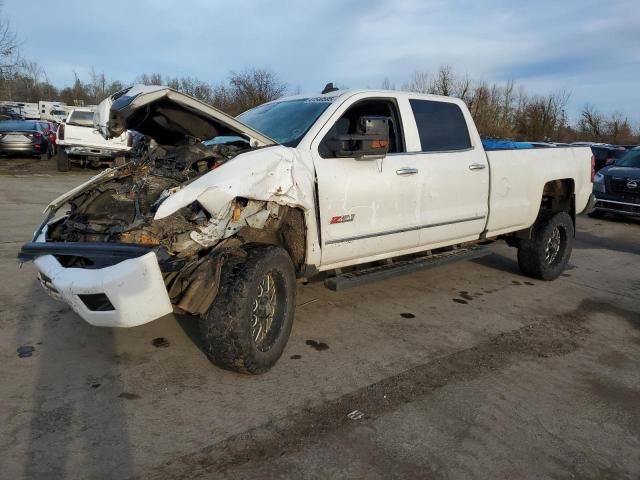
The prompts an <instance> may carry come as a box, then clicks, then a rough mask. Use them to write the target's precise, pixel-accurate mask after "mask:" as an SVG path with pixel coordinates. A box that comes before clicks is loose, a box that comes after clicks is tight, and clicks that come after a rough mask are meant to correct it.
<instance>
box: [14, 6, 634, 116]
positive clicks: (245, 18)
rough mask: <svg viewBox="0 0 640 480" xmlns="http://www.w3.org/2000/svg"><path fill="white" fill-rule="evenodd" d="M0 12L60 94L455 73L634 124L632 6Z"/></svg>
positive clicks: (361, 82)
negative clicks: (157, 84)
mask: <svg viewBox="0 0 640 480" xmlns="http://www.w3.org/2000/svg"><path fill="white" fill-rule="evenodd" d="M4 13H5V14H6V15H7V16H8V17H9V19H10V21H11V23H12V26H13V28H14V29H15V30H16V31H17V32H18V33H19V35H20V37H21V39H22V41H23V45H22V53H23V55H24V56H25V57H26V58H28V59H30V60H35V61H37V62H38V63H39V64H41V65H42V66H43V67H44V69H45V71H46V73H47V75H48V78H49V81H51V82H52V83H53V84H55V85H57V86H64V85H67V84H70V83H71V82H72V81H73V70H75V71H77V72H78V73H79V74H80V75H81V76H84V77H85V78H87V77H86V74H87V72H88V71H89V70H90V69H91V67H92V66H93V67H94V68H95V69H96V70H98V71H104V73H105V74H106V75H107V76H108V78H110V79H119V80H122V81H124V82H125V83H127V82H131V81H133V80H134V79H135V78H136V77H137V76H138V75H139V74H140V73H143V72H159V73H162V74H163V75H171V76H181V75H184V76H194V77H198V78H200V79H203V80H207V81H211V82H217V81H219V80H224V79H225V78H226V76H227V74H228V72H229V71H230V70H242V69H243V68H245V67H253V66H255V67H264V68H268V69H270V70H272V71H274V72H275V73H277V74H278V75H279V76H280V77H281V78H282V79H283V80H285V81H286V82H287V84H288V85H289V87H290V89H291V90H296V89H298V88H299V89H300V90H301V91H302V92H306V91H319V90H320V89H321V88H322V87H323V86H324V84H325V83H326V82H329V81H333V82H336V83H337V84H339V85H344V86H349V87H379V86H380V84H381V82H382V80H383V79H384V78H385V77H388V78H389V79H390V80H391V82H393V83H395V84H396V85H397V86H398V87H400V86H401V85H402V83H403V82H404V81H405V80H407V79H408V78H409V77H410V75H411V73H412V72H414V71H415V70H426V71H433V70H436V69H437V68H438V66H439V65H442V64H449V65H451V66H452V67H453V69H454V70H455V71H456V72H458V73H461V74H468V75H469V76H470V77H471V78H472V79H482V80H488V81H495V82H505V81H507V80H509V79H513V80H515V81H516V82H517V83H519V84H522V85H524V86H525V87H527V90H528V91H530V92H531V93H547V92H550V91H553V90H559V89H567V90H570V91H571V98H570V102H569V108H568V109H569V114H570V116H571V117H572V118H575V117H576V116H577V114H578V112H579V110H580V108H581V107H582V106H583V105H584V104H585V103H587V102H588V103H592V104H594V105H596V106H597V107H598V108H599V109H601V110H603V111H605V112H611V111H616V110H617V111H622V112H625V113H626V114H628V115H629V116H630V118H632V119H633V120H634V122H636V123H639V122H640V0H628V1H627V0H609V1H594V0H553V1H548V0H538V1H522V2H516V1H508V0H504V1H502V0H485V1H483V2H478V1H474V2H471V1H468V2H467V1H457V0H447V1H445V0H433V1H432V0H425V1H420V0H394V1H382V0H305V1H297V2H296V1H292V0H291V1H279V2H278V1H268V0H264V1H261V0H254V1H237V0H236V1H233V2H232V1H226V2H222V1H219V2H214V1H205V0H200V1H197V0H193V1H190V0H181V1H175V2H172V1H168V0H153V1H152V0H128V1H121V0H109V1H102V2H88V1H86V0H58V1H57V2H53V3H51V2H48V3H47V6H46V8H45V7H44V4H43V5H40V4H39V2H35V3H34V2H25V1H24V0H4Z"/></svg>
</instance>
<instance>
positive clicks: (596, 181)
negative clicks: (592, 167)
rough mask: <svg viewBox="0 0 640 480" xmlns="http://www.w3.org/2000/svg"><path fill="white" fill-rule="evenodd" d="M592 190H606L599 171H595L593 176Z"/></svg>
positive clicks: (602, 191)
mask: <svg viewBox="0 0 640 480" xmlns="http://www.w3.org/2000/svg"><path fill="white" fill-rule="evenodd" d="M593 191H594V192H601V193H604V192H606V188H605V184H604V175H603V174H602V173H600V172H597V173H596V174H595V175H594V177H593Z"/></svg>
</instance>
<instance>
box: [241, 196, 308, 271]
mask: <svg viewBox="0 0 640 480" xmlns="http://www.w3.org/2000/svg"><path fill="white" fill-rule="evenodd" d="M306 233H307V229H306V225H305V221H304V211H303V210H302V209H301V208H297V207H288V206H279V209H278V216H277V217H276V218H270V219H269V220H268V221H267V222H266V223H265V225H264V227H263V228H251V227H244V228H242V229H241V230H240V231H238V233H237V235H236V236H237V237H239V238H240V239H241V240H242V243H243V245H246V246H250V245H278V246H281V247H282V248H284V249H285V250H286V251H287V252H288V253H289V256H290V257H291V261H292V262H293V266H294V268H295V270H296V275H297V276H302V274H303V268H304V264H305V258H306V253H307V248H306V247H307V234H306Z"/></svg>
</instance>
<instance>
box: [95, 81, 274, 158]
mask: <svg viewBox="0 0 640 480" xmlns="http://www.w3.org/2000/svg"><path fill="white" fill-rule="evenodd" d="M94 122H95V124H96V127H97V129H98V130H99V131H100V133H101V134H102V135H103V136H104V137H105V138H111V137H117V136H119V135H121V134H122V132H124V131H125V130H135V131H137V132H140V133H142V134H144V135H148V136H149V137H151V138H153V139H154V140H155V141H156V142H158V143H159V144H161V145H176V144H179V143H181V142H183V141H184V139H185V137H192V138H196V139H200V140H208V139H211V138H214V137H216V136H219V135H231V136H235V135H238V136H241V137H244V138H246V139H247V140H248V141H249V143H250V145H251V146H252V147H260V146H266V145H274V144H275V143H276V142H274V141H273V140H271V139H270V138H268V137H266V136H265V135H263V134H261V133H260V132H257V131H256V130H253V129H252V128H251V127H249V126H247V125H245V124H243V123H242V122H239V121H238V120H236V119H235V118H233V117H232V116H230V115H227V114H226V113H224V112H222V111H220V110H218V109H216V108H214V107H212V106H210V105H207V104H206V103H203V102H201V101H199V100H196V99H195V98H193V97H190V96H189V95H185V94H184V93H179V92H177V91H175V90H174V89H172V88H169V87H165V86H160V85H134V86H133V87H130V88H127V89H125V90H121V91H120V92H117V93H114V94H113V95H111V96H110V97H108V98H106V99H105V100H103V101H102V102H101V103H100V104H99V105H98V107H97V108H96V112H95V115H94Z"/></svg>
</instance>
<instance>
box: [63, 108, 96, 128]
mask: <svg viewBox="0 0 640 480" xmlns="http://www.w3.org/2000/svg"><path fill="white" fill-rule="evenodd" d="M67 123H69V125H79V126H81V127H93V112H86V111H82V110H74V111H73V112H72V113H71V116H70V117H69V121H68V122H67Z"/></svg>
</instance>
